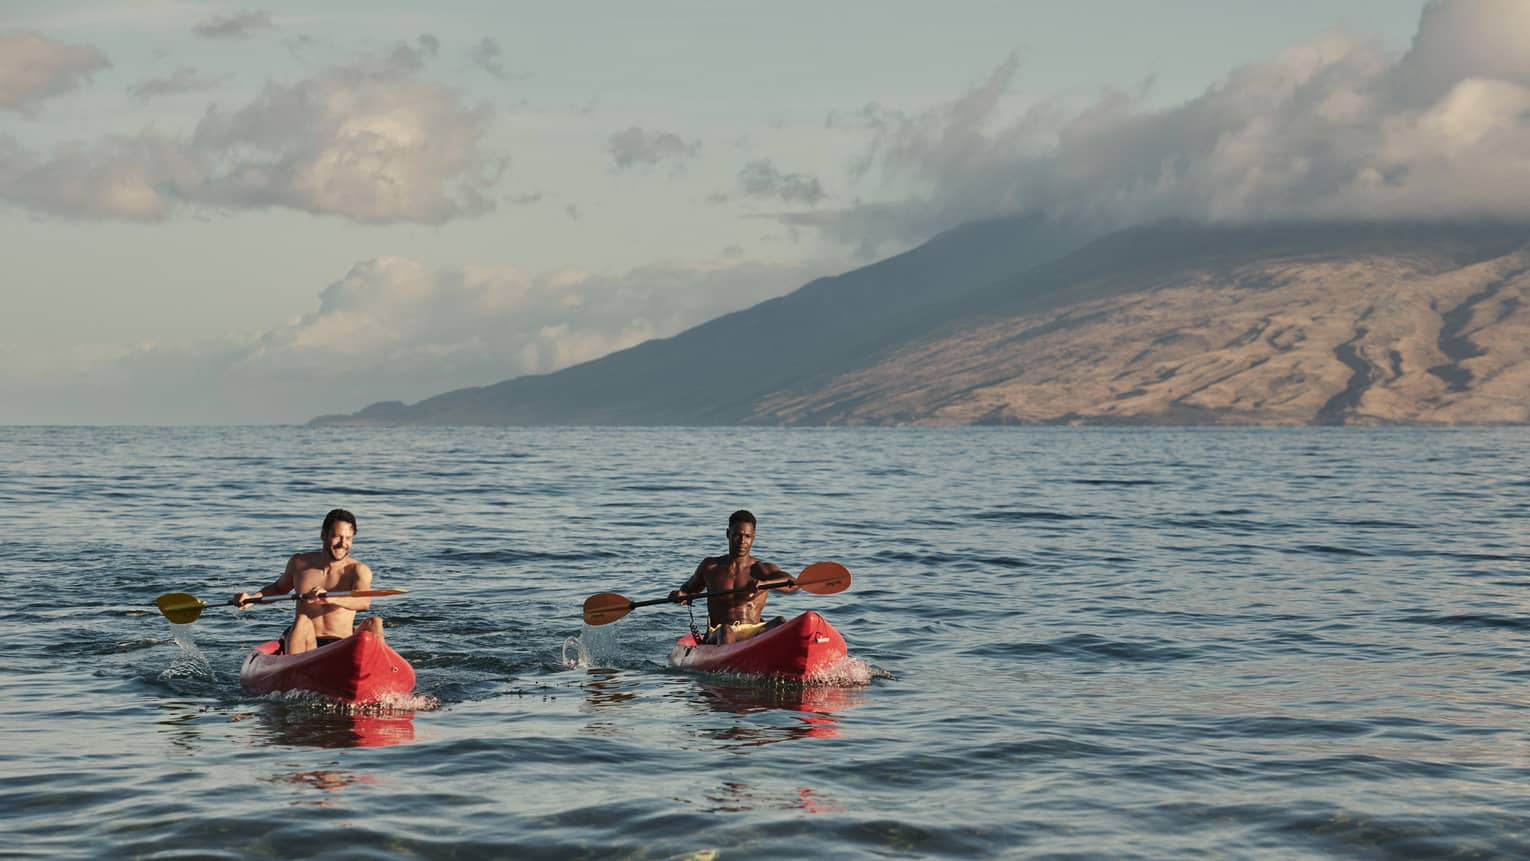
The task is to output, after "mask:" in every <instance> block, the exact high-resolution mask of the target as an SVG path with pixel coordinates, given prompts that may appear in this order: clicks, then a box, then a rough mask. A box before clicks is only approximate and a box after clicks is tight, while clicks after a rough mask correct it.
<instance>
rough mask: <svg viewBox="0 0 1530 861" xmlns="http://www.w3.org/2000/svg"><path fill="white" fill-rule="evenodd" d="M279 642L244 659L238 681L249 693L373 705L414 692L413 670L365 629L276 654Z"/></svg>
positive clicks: (260, 646)
mask: <svg viewBox="0 0 1530 861" xmlns="http://www.w3.org/2000/svg"><path fill="white" fill-rule="evenodd" d="M278 648H280V644H279V643H278V642H277V641H275V640H271V641H270V642H266V643H261V644H260V645H258V646H256V647H255V648H254V649H252V650H251V651H250V653H249V654H248V655H246V656H245V658H244V664H243V666H241V667H240V668H239V683H240V684H241V685H243V686H244V689H245V690H247V691H249V692H250V693H252V694H266V693H274V692H279V691H308V692H310V693H315V694H322V695H324V696H326V697H330V698H332V699H336V700H340V701H341V702H346V703H368V702H374V701H376V700H378V699H382V698H384V697H387V696H396V695H404V694H408V693H409V692H410V691H413V690H414V667H412V666H410V665H409V662H408V661H406V660H404V658H403V657H402V656H401V655H399V653H398V652H395V651H393V649H391V648H389V646H388V644H387V643H384V642H383V641H381V640H379V639H378V638H377V636H376V635H374V634H372V633H371V632H370V631H358V632H357V633H355V634H352V635H351V636H349V637H346V638H345V639H343V640H340V641H338V642H335V643H330V644H329V645H327V646H320V647H319V648H317V649H310V650H309V651H306V652H304V653H302V654H301V655H278V654H276V650H277V649H278Z"/></svg>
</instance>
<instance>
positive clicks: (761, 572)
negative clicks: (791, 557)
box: [749, 562, 797, 592]
mask: <svg viewBox="0 0 1530 861" xmlns="http://www.w3.org/2000/svg"><path fill="white" fill-rule="evenodd" d="M749 576H750V577H752V578H754V585H755V587H756V588H759V589H764V588H766V587H768V586H772V585H773V584H776V583H785V584H786V585H785V586H780V587H777V588H776V591H777V592H795V591H797V581H796V580H794V579H792V577H791V576H790V575H788V574H787V573H786V572H785V571H782V570H781V566H780V565H777V564H775V563H774V562H761V563H759V564H757V565H755V566H754V568H753V569H751V570H750V572H749Z"/></svg>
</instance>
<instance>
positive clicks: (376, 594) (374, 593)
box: [345, 589, 409, 598]
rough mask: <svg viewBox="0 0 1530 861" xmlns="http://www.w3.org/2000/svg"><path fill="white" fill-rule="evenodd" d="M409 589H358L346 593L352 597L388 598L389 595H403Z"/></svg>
mask: <svg viewBox="0 0 1530 861" xmlns="http://www.w3.org/2000/svg"><path fill="white" fill-rule="evenodd" d="M408 591H409V590H408V589H358V590H356V591H355V592H347V593H345V594H346V595H349V596H350V597H352V598H386V597H388V596H389V595H402V594H404V593H405V592H408Z"/></svg>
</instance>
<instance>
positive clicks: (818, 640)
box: [669, 610, 846, 681]
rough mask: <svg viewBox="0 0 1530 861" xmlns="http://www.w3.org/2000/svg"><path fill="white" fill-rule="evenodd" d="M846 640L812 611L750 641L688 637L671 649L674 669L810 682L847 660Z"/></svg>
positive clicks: (670, 655) (671, 661)
mask: <svg viewBox="0 0 1530 861" xmlns="http://www.w3.org/2000/svg"><path fill="white" fill-rule="evenodd" d="M845 654H846V648H845V638H844V637H842V636H840V634H839V632H838V631H836V630H834V626H832V625H830V624H829V623H828V621H826V620H825V619H824V618H823V617H822V616H820V615H818V614H817V613H814V612H813V611H811V610H809V611H808V612H806V613H803V614H802V615H800V616H798V617H797V618H795V619H792V620H791V621H789V622H786V623H784V624H781V625H778V626H777V627H775V628H771V629H770V630H768V631H765V632H764V633H761V634H756V635H755V636H753V637H750V638H749V639H747V640H743V641H741V642H737V643H730V644H728V645H725V646H714V645H709V644H705V643H703V644H700V645H698V644H697V643H696V638H695V637H694V636H693V635H691V634H686V635H685V636H683V637H681V638H680V639H679V641H677V642H676V643H675V647H674V648H673V649H671V650H670V653H669V663H670V666H673V667H678V668H680V669H683V670H696V671H698V672H708V673H743V674H746V675H758V676H771V677H774V678H781V679H793V680H796V681H807V680H809V679H811V678H813V677H814V676H817V675H819V674H821V673H822V672H823V671H824V670H825V669H827V668H828V667H830V666H833V665H834V664H835V663H837V662H838V661H840V660H841V659H843V658H844V657H845Z"/></svg>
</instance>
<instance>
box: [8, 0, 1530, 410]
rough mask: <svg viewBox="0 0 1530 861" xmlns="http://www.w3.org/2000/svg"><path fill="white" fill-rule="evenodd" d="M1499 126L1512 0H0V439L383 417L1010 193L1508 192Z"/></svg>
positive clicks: (1317, 210)
mask: <svg viewBox="0 0 1530 861" xmlns="http://www.w3.org/2000/svg"><path fill="white" fill-rule="evenodd" d="M1526 116H1530V0H1438V2H1432V3H1425V2H1422V0H1312V2H1307V0H1291V2H1286V3H1269V2H1268V0H1206V1H1205V2H1191V0H1180V2H1167V3H1153V4H1149V3H1140V2H1136V0H1073V2H1070V3H1066V4H1063V3H1053V2H1019V0H994V2H976V0H973V2H962V0H958V2H955V3H950V4H933V3H928V2H900V0H864V2H861V0H849V2H833V3H822V2H811V3H809V2H792V0H777V2H775V3H772V4H768V5H766V4H743V3H718V2H703V0H693V2H663V0H657V2H648V3H642V4H638V3H594V2H567V3H519V2H504V0H481V2H446V3H438V4H421V3H415V2H401V0H354V2H352V0H345V2H326V0H317V2H315V0H308V2H304V3H301V4H299V3H287V2H271V3H251V4H241V3H217V2H189V0H134V2H81V1H80V0H6V2H5V3H4V11H3V14H0V259H3V260H4V267H3V274H0V291H3V292H0V301H3V309H4V310H3V313H0V424H7V423H98V424H117V423H134V424H137V423H150V424H160V423H167V424H183V423H212V424H223V423H269V422H300V421H304V420H306V419H308V418H310V417H312V416H314V415H317V414H320V413H329V412H351V411H354V410H357V409H360V408H361V407H364V406H366V405H367V404H369V403H372V402H374V401H378V400H403V401H407V402H413V401H415V400H419V399H421V398H423V397H427V396H430V395H433V394H438V393H440V392H443V391H447V390H450V389H454V388H459V387H462V386H468V385H483V384H488V383H493V382H497V381H499V380H502V379H507V378H510V377H514V376H518V375H521V374H525V373H537V372H545V371H551V370H555V369H557V368H560V367H564V366H566V365H568V364H571V363H575V362H579V361H583V360H586V359H590V358H594V357H596V356H599V355H603V354H605V353H607V352H610V351H611V350H614V349H619V348H622V347H627V346H631V345H633V344H636V343H639V342H640V341H642V340H645V339H648V338H652V337H660V336H668V335H672V334H674V333H676V332H678V331H680V330H682V329H684V328H686V327H688V326H691V325H694V324H696V323H699V322H702V321H705V320H707V319H711V318H713V317H716V316H718V315H720V314H723V313H726V312H728V311H733V310H737V309H739V308H744V307H748V306H750V305H752V304H755V303H757V302H759V301H762V300H764V299H767V298H770V297H773V296H777V295H781V294H784V293H787V292H790V291H791V290H793V289H795V288H797V287H799V286H801V285H802V284H803V283H806V282H807V281H809V280H811V279H812V278H814V277H817V276H819V275H825V274H834V273H838V272H842V271H845V270H848V269H852V268H855V267H857V266H860V265H864V264H865V263H867V262H870V261H871V260H874V259H878V258H880V257H883V256H886V255H889V254H892V253H896V252H898V251H902V250H905V249H907V248H909V247H912V246H913V245H916V244H918V243H919V242H921V241H923V240H925V239H928V238H929V237H930V236H932V235H934V234H936V233H938V232H939V231H941V230H945V229H947V228H950V227H953V226H955V225H957V224H960V223H962V222H965V221H969V220H972V219H977V218H984V217H991V216H995V215H1002V214H1006V213H1013V212H1019V211H1025V210H1042V211H1045V212H1047V213H1048V214H1049V215H1051V216H1053V217H1056V218H1067V219H1082V220H1088V221H1090V222H1094V223H1097V224H1100V225H1104V226H1115V225H1126V224H1131V223H1135V222H1139V221H1142V220H1146V219H1152V218H1157V217H1163V216H1167V215H1173V216H1186V217H1192V218H1200V219H1207V220H1216V221H1240V220H1241V221H1248V220H1259V219H1265V218H1302V217H1363V218H1408V217H1417V216H1420V215H1428V216H1438V215H1450V216H1475V215H1500V216H1502V215H1511V216H1527V215H1530V213H1527V212H1526V210H1527V209H1530V195H1527V194H1526V193H1525V189H1526V188H1530V124H1527V122H1526V120H1525V117H1526ZM741 349H742V350H747V349H749V347H748V346H747V345H741Z"/></svg>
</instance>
